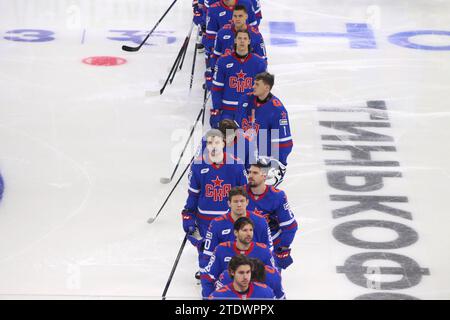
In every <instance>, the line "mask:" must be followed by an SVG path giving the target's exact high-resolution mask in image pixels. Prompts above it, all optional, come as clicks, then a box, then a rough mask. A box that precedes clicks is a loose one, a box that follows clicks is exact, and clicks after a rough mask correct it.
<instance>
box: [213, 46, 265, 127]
mask: <svg viewBox="0 0 450 320" xmlns="http://www.w3.org/2000/svg"><path fill="white" fill-rule="evenodd" d="M266 68H267V64H266V61H265V60H264V59H263V58H261V57H260V56H258V55H256V54H253V53H249V54H248V56H247V57H246V58H245V59H241V58H239V57H238V56H237V55H236V53H235V52H233V53H232V54H229V55H225V56H222V57H220V58H219V60H217V65H216V69H215V72H214V79H213V86H212V90H211V94H212V103H213V109H221V110H223V111H228V112H232V113H233V114H235V113H236V110H237V109H238V105H239V100H240V99H241V97H242V96H245V94H246V93H248V92H250V91H251V90H252V88H253V82H254V79H255V76H256V75H257V74H259V73H261V72H264V71H266ZM243 129H244V128H243Z"/></svg>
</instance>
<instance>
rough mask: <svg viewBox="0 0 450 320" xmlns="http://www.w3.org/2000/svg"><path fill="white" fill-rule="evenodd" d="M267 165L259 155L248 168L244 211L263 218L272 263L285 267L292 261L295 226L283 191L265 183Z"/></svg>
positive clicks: (295, 223) (268, 168)
mask: <svg viewBox="0 0 450 320" xmlns="http://www.w3.org/2000/svg"><path fill="white" fill-rule="evenodd" d="M269 166H270V164H269V163H268V162H267V161H266V159H265V158H261V159H259V161H258V163H256V164H253V165H252V166H251V167H250V170H249V172H248V185H247V186H246V191H247V193H248V196H249V205H248V210H249V211H252V212H253V213H255V214H259V215H262V216H264V217H266V219H267V221H268V223H269V227H270V232H271V235H272V241H273V246H274V257H275V263H276V265H277V266H278V267H279V268H281V269H286V268H287V267H288V266H289V265H290V264H292V262H293V260H292V257H291V255H290V253H291V249H290V246H291V244H292V242H293V241H294V237H295V234H296V232H297V229H298V225H297V221H296V220H295V217H294V214H293V212H292V210H291V209H290V206H289V203H288V200H287V197H286V194H285V193H284V192H283V191H281V190H279V189H276V188H274V187H272V186H268V185H266V184H265V180H266V178H267V172H268V170H270V167H269Z"/></svg>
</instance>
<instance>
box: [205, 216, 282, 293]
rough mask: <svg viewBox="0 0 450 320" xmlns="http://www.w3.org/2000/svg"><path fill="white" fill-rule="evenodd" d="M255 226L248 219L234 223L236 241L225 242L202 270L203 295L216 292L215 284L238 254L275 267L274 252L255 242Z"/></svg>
mask: <svg viewBox="0 0 450 320" xmlns="http://www.w3.org/2000/svg"><path fill="white" fill-rule="evenodd" d="M254 228H255V224H254V223H253V221H252V220H250V219H249V218H247V217H242V218H239V219H237V220H236V222H235V223H234V226H233V229H234V236H235V238H236V241H234V242H231V241H229V242H224V243H221V244H220V245H219V246H217V247H216V250H215V251H214V254H213V255H212V256H211V258H210V260H209V263H208V265H207V266H206V267H205V268H204V269H203V270H201V271H202V274H201V282H202V294H203V297H207V296H209V294H211V292H212V291H214V284H215V282H216V280H217V279H218V278H219V276H220V274H221V273H222V272H223V271H225V269H226V268H227V266H228V262H229V261H230V259H231V258H232V257H234V256H235V255H237V254H243V255H246V256H248V257H254V258H258V259H260V260H261V261H263V263H264V264H267V265H270V266H273V267H275V262H274V260H273V256H272V252H271V251H270V249H269V248H268V247H267V245H265V244H263V243H258V242H254V241H253V230H254Z"/></svg>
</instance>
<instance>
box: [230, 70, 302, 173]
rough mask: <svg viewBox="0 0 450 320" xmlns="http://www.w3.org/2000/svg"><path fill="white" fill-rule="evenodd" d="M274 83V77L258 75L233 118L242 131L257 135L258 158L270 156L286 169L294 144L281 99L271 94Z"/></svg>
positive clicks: (264, 74)
mask: <svg viewBox="0 0 450 320" xmlns="http://www.w3.org/2000/svg"><path fill="white" fill-rule="evenodd" d="M274 80H275V78H274V76H273V75H272V74H270V73H268V72H264V73H261V74H258V75H257V76H256V77H255V83H254V85H253V93H251V94H247V95H243V96H242V97H241V99H240V101H239V110H238V113H239V114H240V115H239V116H236V118H238V121H239V123H240V124H241V128H242V130H244V131H245V132H249V133H252V134H256V137H257V144H258V153H259V155H260V156H270V157H272V158H275V159H277V160H279V161H280V162H281V163H282V164H283V165H284V166H286V165H287V158H288V156H289V154H290V153H291V151H292V147H293V145H294V144H293V141H292V137H291V129H290V126H289V117H288V112H287V110H286V108H285V107H284V106H283V104H282V103H281V101H280V99H278V98H277V97H275V96H274V95H273V94H272V93H271V92H270V91H271V90H272V88H273V85H274ZM249 135H251V134H249Z"/></svg>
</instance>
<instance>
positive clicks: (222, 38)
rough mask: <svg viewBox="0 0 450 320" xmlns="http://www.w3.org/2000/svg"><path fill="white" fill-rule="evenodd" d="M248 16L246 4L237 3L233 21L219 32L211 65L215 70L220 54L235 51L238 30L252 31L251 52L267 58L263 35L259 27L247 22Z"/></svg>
mask: <svg viewBox="0 0 450 320" xmlns="http://www.w3.org/2000/svg"><path fill="white" fill-rule="evenodd" d="M247 18H248V14H247V9H246V8H245V6H242V5H237V6H235V7H234V11H233V18H232V23H231V24H226V25H225V26H224V27H223V28H222V29H220V30H219V32H218V33H217V37H216V41H215V43H214V50H213V52H212V54H211V58H210V67H211V69H212V70H214V68H215V66H216V62H217V59H218V58H219V57H220V56H222V55H224V54H230V53H231V52H232V51H233V48H234V35H235V33H236V31H238V30H248V31H249V32H250V45H251V52H253V53H256V54H257V55H259V56H260V57H261V58H264V59H266V60H267V57H266V47H265V45H264V39H263V36H262V35H261V33H260V32H259V30H258V28H256V27H252V26H250V25H248V24H247Z"/></svg>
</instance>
